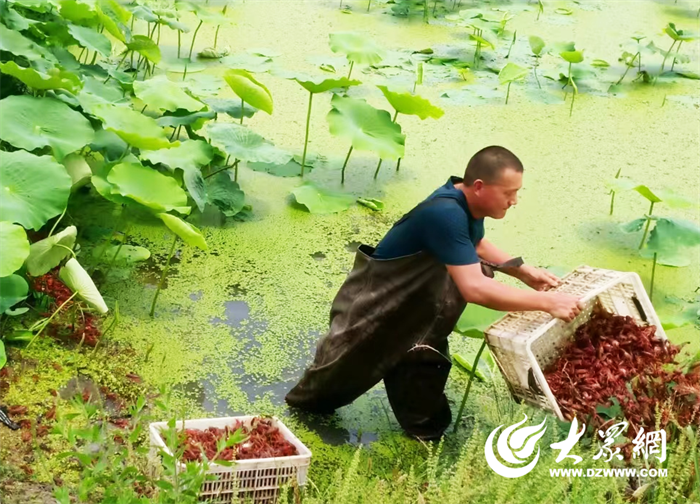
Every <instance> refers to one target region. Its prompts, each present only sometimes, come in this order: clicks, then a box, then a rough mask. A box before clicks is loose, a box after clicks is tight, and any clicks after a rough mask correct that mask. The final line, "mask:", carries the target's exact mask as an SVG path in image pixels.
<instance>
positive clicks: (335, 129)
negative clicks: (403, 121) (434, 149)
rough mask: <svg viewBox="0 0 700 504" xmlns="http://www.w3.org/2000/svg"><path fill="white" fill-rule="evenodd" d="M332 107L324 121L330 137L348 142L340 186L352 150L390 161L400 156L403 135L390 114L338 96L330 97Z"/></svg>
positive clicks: (404, 137)
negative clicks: (373, 154) (339, 137)
mask: <svg viewBox="0 0 700 504" xmlns="http://www.w3.org/2000/svg"><path fill="white" fill-rule="evenodd" d="M331 106H332V107H333V108H332V109H331V110H330V112H328V115H327V117H326V118H327V120H328V124H329V126H330V131H331V134H333V135H336V136H342V137H345V138H349V139H350V142H351V145H350V149H349V150H348V154H347V156H345V162H344V163H343V167H342V169H341V172H340V173H341V174H340V182H341V184H342V183H345V168H346V167H347V165H348V161H349V159H350V154H352V151H353V149H358V150H368V151H372V152H377V153H379V155H380V157H382V158H389V159H397V158H400V157H401V156H403V153H404V143H405V140H406V135H404V134H403V133H401V126H399V125H398V124H397V123H396V122H394V121H392V119H391V116H390V115H389V112H387V111H386V110H378V109H376V108H374V107H372V106H371V105H369V104H368V103H367V102H366V101H365V100H360V99H356V98H348V97H343V96H340V95H334V96H333V98H332V99H331Z"/></svg>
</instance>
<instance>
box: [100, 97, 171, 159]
mask: <svg viewBox="0 0 700 504" xmlns="http://www.w3.org/2000/svg"><path fill="white" fill-rule="evenodd" d="M90 113H91V114H92V115H94V116H96V117H98V118H100V119H102V121H103V122H104V127H105V129H107V130H111V131H114V132H115V133H116V134H117V135H119V136H120V137H121V139H122V140H124V141H125V142H126V143H128V144H129V145H131V146H133V147H136V148H138V149H152V150H156V149H169V148H171V147H176V146H177V145H178V143H177V142H176V143H170V142H169V141H168V138H167V137H166V134H165V130H164V129H163V128H161V127H160V126H158V123H157V122H156V121H155V120H154V119H151V118H150V117H146V116H145V115H143V114H141V113H140V112H137V111H135V110H133V109H131V108H127V107H120V106H118V105H112V104H109V103H100V104H97V105H95V106H94V107H92V109H91V110H90Z"/></svg>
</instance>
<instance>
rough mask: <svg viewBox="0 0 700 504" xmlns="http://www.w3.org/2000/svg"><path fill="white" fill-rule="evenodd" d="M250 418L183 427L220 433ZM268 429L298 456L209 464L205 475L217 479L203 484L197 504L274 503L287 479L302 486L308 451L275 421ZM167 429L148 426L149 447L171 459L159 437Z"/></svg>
mask: <svg viewBox="0 0 700 504" xmlns="http://www.w3.org/2000/svg"><path fill="white" fill-rule="evenodd" d="M253 418H255V417H254V416H237V417H225V418H202V419H196V420H185V421H184V425H185V429H196V430H205V429H207V428H208V427H216V428H219V429H223V428H224V427H227V426H228V427H232V426H234V425H235V424H236V421H240V422H242V423H243V424H244V425H246V426H247V427H250V425H251V422H252V420H253ZM182 424H183V422H182V421H178V422H177V424H176V428H177V429H178V430H180V429H182ZM272 425H273V426H274V427H277V428H278V429H279V430H280V432H281V433H282V435H283V436H284V438H285V439H286V440H287V441H289V442H290V443H292V444H293V445H294V446H295V447H296V448H297V452H298V455H292V456H289V457H271V458H262V459H246V460H237V461H236V462H235V464H234V465H232V466H231V467H227V466H223V465H219V464H216V463H210V464H209V471H208V472H209V473H210V474H215V475H216V476H217V478H216V479H215V480H213V481H205V482H204V484H203V485H202V488H201V490H200V493H199V500H200V502H201V501H207V502H215V503H218V504H229V503H234V502H241V503H243V502H245V503H248V502H252V503H254V504H270V503H274V502H276V501H277V497H278V494H279V489H280V487H281V486H283V485H284V484H285V483H287V482H288V481H289V480H290V479H291V478H296V480H297V483H298V484H299V485H300V486H303V485H304V484H305V483H306V473H307V471H308V469H309V463H310V462H311V451H310V450H309V449H308V448H307V447H306V446H304V444H303V443H302V442H301V441H299V439H298V438H297V437H296V436H295V435H294V434H292V431H290V430H289V429H288V428H287V426H285V425H284V424H283V423H282V422H281V421H280V420H279V419H278V418H275V417H273V418H272ZM167 428H168V426H167V422H154V423H152V424H150V426H149V430H150V436H151V447H152V449H154V450H163V451H164V452H166V453H168V454H170V455H172V452H171V451H170V449H169V448H168V447H167V446H166V445H165V441H164V440H163V438H162V436H161V434H160V432H161V430H165V429H167ZM184 468H185V466H184V464H182V463H180V462H178V469H179V470H184Z"/></svg>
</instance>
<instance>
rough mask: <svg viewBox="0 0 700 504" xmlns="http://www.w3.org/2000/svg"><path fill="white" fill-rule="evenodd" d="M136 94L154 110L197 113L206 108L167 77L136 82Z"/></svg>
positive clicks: (160, 76)
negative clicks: (180, 110)
mask: <svg viewBox="0 0 700 504" xmlns="http://www.w3.org/2000/svg"><path fill="white" fill-rule="evenodd" d="M134 94H135V95H136V97H137V98H138V99H140V100H141V101H142V102H144V103H145V104H146V105H148V106H149V107H151V108H154V109H160V110H170V111H175V110H177V109H184V110H188V111H190V112H196V111H198V110H202V109H203V108H204V107H206V105H205V104H204V103H202V102H201V101H199V100H195V99H194V98H192V96H190V95H189V94H187V92H186V91H185V90H184V89H183V87H182V85H181V84H179V83H177V82H172V81H171V80H169V79H168V78H167V77H166V76H165V75H159V76H157V77H154V78H152V79H148V80H145V81H138V80H137V81H134Z"/></svg>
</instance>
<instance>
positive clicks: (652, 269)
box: [649, 252, 656, 301]
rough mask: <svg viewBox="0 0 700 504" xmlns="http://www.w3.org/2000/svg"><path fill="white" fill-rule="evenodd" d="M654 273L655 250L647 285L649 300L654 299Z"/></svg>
mask: <svg viewBox="0 0 700 504" xmlns="http://www.w3.org/2000/svg"><path fill="white" fill-rule="evenodd" d="M655 275H656V252H654V262H653V264H652V266H651V284H650V285H649V301H653V299H654V276H655Z"/></svg>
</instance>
